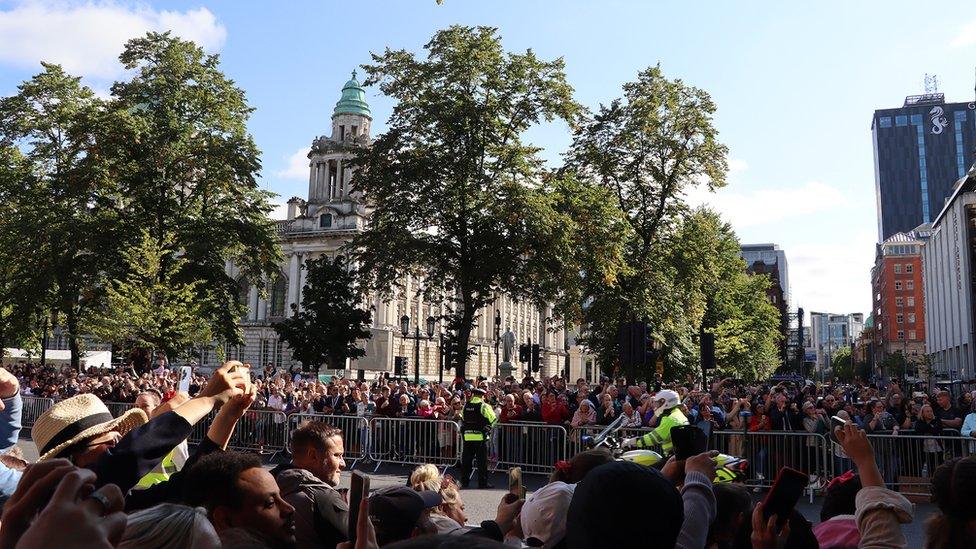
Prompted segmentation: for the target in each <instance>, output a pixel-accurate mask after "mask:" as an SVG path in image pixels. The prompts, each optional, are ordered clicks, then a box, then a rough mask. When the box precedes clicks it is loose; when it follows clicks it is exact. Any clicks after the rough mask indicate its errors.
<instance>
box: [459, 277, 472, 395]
mask: <svg viewBox="0 0 976 549" xmlns="http://www.w3.org/2000/svg"><path fill="white" fill-rule="evenodd" d="M472 301H474V300H473V299H471V298H470V297H469V296H465V297H463V298H462V307H463V310H462V311H461V324H460V325H459V326H458V339H457V345H458V347H457V348H458V355H459V356H458V362H457V371H456V373H457V377H459V378H461V379H467V366H468V340H469V339H471V327H472V325H473V324H474V314H475V308H474V306H473V305H472Z"/></svg>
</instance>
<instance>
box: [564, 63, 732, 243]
mask: <svg viewBox="0 0 976 549" xmlns="http://www.w3.org/2000/svg"><path fill="white" fill-rule="evenodd" d="M623 88H624V97H623V99H615V100H613V101H611V102H610V104H609V105H600V108H599V110H598V111H597V113H596V114H595V115H594V116H593V119H592V120H590V121H588V122H587V123H585V124H582V125H580V126H579V128H578V130H577V132H576V135H575V138H574V140H573V146H572V149H571V151H570V153H569V156H568V166H569V167H570V168H572V169H574V170H576V171H578V172H579V173H580V174H581V175H582V176H584V177H585V178H586V179H587V180H590V181H593V182H595V183H597V184H599V185H602V186H604V187H606V188H607V189H609V190H610V191H611V193H612V195H613V196H615V197H616V199H617V203H618V206H619V208H620V210H621V211H622V212H623V213H624V215H625V216H626V219H627V221H628V222H629V223H630V225H631V227H632V228H633V231H634V234H635V237H636V240H637V242H636V246H635V248H634V250H633V252H634V253H635V254H641V253H643V254H646V253H648V252H650V251H651V249H652V247H653V246H654V243H655V239H656V238H658V236H659V231H663V230H667V229H668V228H669V227H673V224H674V222H676V221H677V220H678V219H679V216H680V215H681V214H683V213H685V212H687V211H688V206H687V204H686V202H685V200H684V193H685V192H686V191H687V190H688V189H689V188H691V187H693V186H695V185H698V184H700V183H705V184H706V185H707V186H708V188H709V189H710V190H711V189H716V188H719V187H723V186H724V185H725V172H726V171H727V169H728V164H727V161H726V156H727V155H728V148H727V147H726V146H725V145H722V144H721V143H720V142H719V141H718V130H716V129H715V127H714V125H713V124H712V116H713V115H714V113H715V103H714V102H713V101H712V99H711V97H710V96H709V95H708V93H707V92H705V91H704V90H701V89H699V88H695V87H693V86H687V85H685V84H684V82H682V81H681V80H669V79H667V78H666V77H665V76H664V73H663V72H662V71H661V67H660V65H658V66H655V67H649V68H647V69H645V70H643V71H641V72H640V73H638V75H637V81H636V82H628V83H626V84H624V86H623Z"/></svg>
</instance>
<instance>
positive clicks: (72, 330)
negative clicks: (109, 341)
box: [65, 305, 81, 372]
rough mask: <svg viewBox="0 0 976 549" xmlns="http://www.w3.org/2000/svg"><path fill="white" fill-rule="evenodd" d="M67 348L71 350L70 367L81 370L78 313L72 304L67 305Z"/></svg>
mask: <svg viewBox="0 0 976 549" xmlns="http://www.w3.org/2000/svg"><path fill="white" fill-rule="evenodd" d="M65 316H66V317H67V322H68V350H69V351H71V369H72V370H75V371H77V372H81V346H80V345H78V313H77V309H76V308H75V307H74V306H73V305H72V306H70V307H67V314H66V315H65Z"/></svg>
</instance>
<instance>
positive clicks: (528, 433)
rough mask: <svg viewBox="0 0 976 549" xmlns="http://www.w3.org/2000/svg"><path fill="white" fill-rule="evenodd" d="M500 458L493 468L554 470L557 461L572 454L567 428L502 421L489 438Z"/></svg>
mask: <svg viewBox="0 0 976 549" xmlns="http://www.w3.org/2000/svg"><path fill="white" fill-rule="evenodd" d="M489 442H490V444H491V446H492V447H491V448H490V450H491V451H492V455H494V456H495V457H496V459H495V462H494V465H492V467H491V469H492V470H495V471H498V470H505V469H509V468H511V467H516V466H517V467H521V468H522V471H523V472H525V473H543V474H548V473H551V472H552V471H553V469H554V467H555V464H556V462H557V461H559V460H562V459H569V458H570V457H572V455H571V454H569V453H568V451H569V449H568V445H567V442H568V437H567V434H566V429H564V428H563V427H562V426H561V425H547V424H545V423H535V422H532V423H530V422H511V423H499V424H497V425H496V426H495V428H494V430H493V431H492V436H491V438H490V439H489Z"/></svg>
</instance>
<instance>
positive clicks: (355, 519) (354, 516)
mask: <svg viewBox="0 0 976 549" xmlns="http://www.w3.org/2000/svg"><path fill="white" fill-rule="evenodd" d="M368 498H369V476H367V475H366V474H365V473H363V472H361V471H353V472H352V479H351V481H350V483H349V522H347V523H346V529H347V537H348V538H349V543H350V546H351V547H355V546H356V534H357V530H358V527H357V525H358V524H359V510H360V503H362V502H363V501H364V500H366V499H368Z"/></svg>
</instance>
